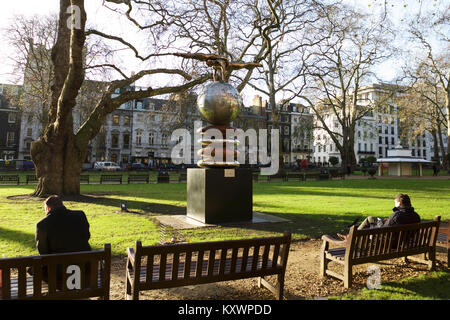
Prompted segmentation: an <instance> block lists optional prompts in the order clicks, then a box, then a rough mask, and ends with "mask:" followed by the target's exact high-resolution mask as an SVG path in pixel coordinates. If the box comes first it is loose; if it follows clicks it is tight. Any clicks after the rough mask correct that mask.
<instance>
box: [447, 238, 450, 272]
mask: <svg viewBox="0 0 450 320" xmlns="http://www.w3.org/2000/svg"><path fill="white" fill-rule="evenodd" d="M447 269H450V243H449V244H448V245H447Z"/></svg>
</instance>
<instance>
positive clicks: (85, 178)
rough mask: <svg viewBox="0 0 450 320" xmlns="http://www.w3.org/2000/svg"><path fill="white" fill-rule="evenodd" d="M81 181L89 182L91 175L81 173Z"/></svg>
mask: <svg viewBox="0 0 450 320" xmlns="http://www.w3.org/2000/svg"><path fill="white" fill-rule="evenodd" d="M81 182H84V183H87V184H89V176H88V175H81V176H80V183H81Z"/></svg>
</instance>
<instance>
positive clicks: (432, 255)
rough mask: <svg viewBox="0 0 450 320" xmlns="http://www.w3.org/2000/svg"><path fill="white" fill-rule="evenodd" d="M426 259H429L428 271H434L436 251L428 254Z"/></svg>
mask: <svg viewBox="0 0 450 320" xmlns="http://www.w3.org/2000/svg"><path fill="white" fill-rule="evenodd" d="M428 258H429V261H428V270H430V271H431V270H434V268H435V266H436V251H435V250H433V251H430V252H429V253H428Z"/></svg>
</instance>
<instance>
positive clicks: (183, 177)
mask: <svg viewBox="0 0 450 320" xmlns="http://www.w3.org/2000/svg"><path fill="white" fill-rule="evenodd" d="M178 182H187V173H180V175H179V176H178Z"/></svg>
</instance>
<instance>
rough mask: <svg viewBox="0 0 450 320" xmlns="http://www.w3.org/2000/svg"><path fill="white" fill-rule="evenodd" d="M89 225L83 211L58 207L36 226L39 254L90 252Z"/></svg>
mask: <svg viewBox="0 0 450 320" xmlns="http://www.w3.org/2000/svg"><path fill="white" fill-rule="evenodd" d="M90 237H91V234H90V233H89V223H88V221H87V218H86V215H85V214H84V212H83V211H72V210H68V209H66V207H60V208H56V209H53V210H51V211H49V213H48V214H47V216H45V218H43V219H42V220H41V221H39V222H38V223H37V225H36V247H37V249H38V251H39V254H52V253H65V252H77V251H90V250H91V246H90V245H89V238H90Z"/></svg>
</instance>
